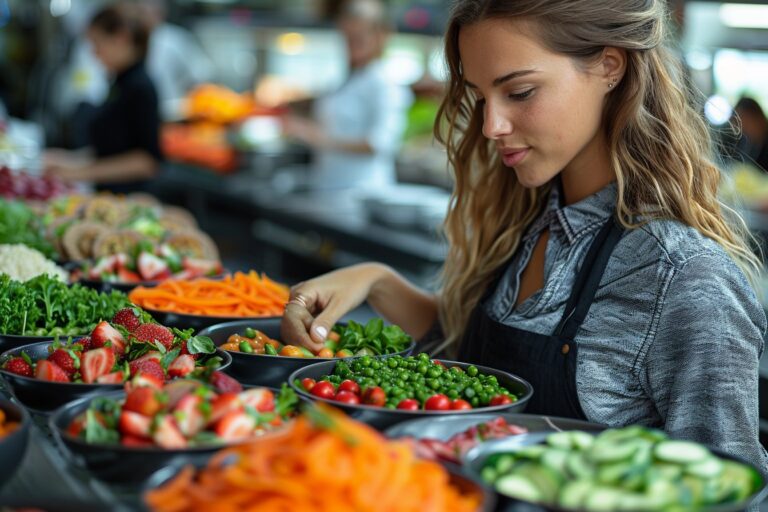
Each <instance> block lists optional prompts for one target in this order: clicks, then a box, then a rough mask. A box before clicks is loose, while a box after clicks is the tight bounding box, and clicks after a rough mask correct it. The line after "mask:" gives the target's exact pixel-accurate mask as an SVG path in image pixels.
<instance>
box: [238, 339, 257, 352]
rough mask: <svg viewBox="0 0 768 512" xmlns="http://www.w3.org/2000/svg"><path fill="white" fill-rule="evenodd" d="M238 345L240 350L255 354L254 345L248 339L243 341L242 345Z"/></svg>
mask: <svg viewBox="0 0 768 512" xmlns="http://www.w3.org/2000/svg"><path fill="white" fill-rule="evenodd" d="M238 346H239V347H240V352H246V353H248V354H253V347H252V346H251V344H250V343H248V342H247V341H241V342H240V345H238Z"/></svg>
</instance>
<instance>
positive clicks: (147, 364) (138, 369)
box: [128, 358, 165, 381]
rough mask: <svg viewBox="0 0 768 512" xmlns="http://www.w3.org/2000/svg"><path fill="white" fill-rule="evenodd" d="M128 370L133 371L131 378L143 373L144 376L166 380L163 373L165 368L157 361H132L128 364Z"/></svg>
mask: <svg viewBox="0 0 768 512" xmlns="http://www.w3.org/2000/svg"><path fill="white" fill-rule="evenodd" d="M128 368H129V370H130V371H131V376H134V375H136V374H138V373H143V374H144V375H151V376H153V377H157V378H158V379H160V381H164V380H165V372H164V371H163V366H162V365H161V364H160V361H158V360H157V359H152V358H147V359H137V360H136V361H131V362H130V363H129V364H128Z"/></svg>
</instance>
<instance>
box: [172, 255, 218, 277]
mask: <svg viewBox="0 0 768 512" xmlns="http://www.w3.org/2000/svg"><path fill="white" fill-rule="evenodd" d="M181 266H182V267H183V268H184V270H188V271H190V272H191V273H193V274H194V275H197V276H210V275H216V274H220V273H221V271H222V267H221V263H220V262H218V261H214V260H203V259H196V258H188V257H185V258H184V259H183V260H182V261H181Z"/></svg>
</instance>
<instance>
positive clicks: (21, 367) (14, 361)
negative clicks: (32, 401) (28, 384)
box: [3, 357, 32, 377]
mask: <svg viewBox="0 0 768 512" xmlns="http://www.w3.org/2000/svg"><path fill="white" fill-rule="evenodd" d="M3 369H4V370H5V371H7V372H11V373H15V374H16V375H21V376H22V377H31V376H32V366H30V364H29V363H28V362H26V361H25V360H24V359H22V358H21V357H14V358H11V359H9V360H8V361H7V362H6V363H5V365H4V366H3Z"/></svg>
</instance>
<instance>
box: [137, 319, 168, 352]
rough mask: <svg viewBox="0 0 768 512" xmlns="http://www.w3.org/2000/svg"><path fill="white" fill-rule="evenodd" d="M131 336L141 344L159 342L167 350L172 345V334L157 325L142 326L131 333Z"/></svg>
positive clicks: (165, 328)
mask: <svg viewBox="0 0 768 512" xmlns="http://www.w3.org/2000/svg"><path fill="white" fill-rule="evenodd" d="M132 335H133V337H134V338H135V339H136V340H137V341H140V342H142V343H153V344H154V342H156V341H157V342H160V343H161V344H162V345H163V346H164V347H165V348H166V349H168V350H170V349H171V346H172V345H173V333H172V332H171V331H170V330H169V329H168V328H167V327H163V326H162V325H158V324H142V325H140V326H138V327H137V328H136V330H135V331H133V333H132Z"/></svg>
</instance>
